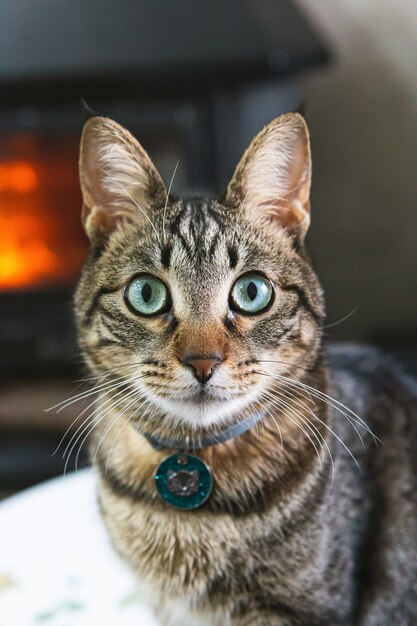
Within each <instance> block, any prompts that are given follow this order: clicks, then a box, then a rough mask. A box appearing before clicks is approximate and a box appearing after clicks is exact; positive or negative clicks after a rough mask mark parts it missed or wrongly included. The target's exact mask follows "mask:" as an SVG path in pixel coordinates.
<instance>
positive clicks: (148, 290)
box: [142, 283, 152, 304]
mask: <svg viewBox="0 0 417 626" xmlns="http://www.w3.org/2000/svg"><path fill="white" fill-rule="evenodd" d="M151 295H152V287H151V286H150V284H149V283H145V284H144V285H143V287H142V298H143V301H144V302H145V303H146V304H147V303H148V302H149V300H150V299H151Z"/></svg>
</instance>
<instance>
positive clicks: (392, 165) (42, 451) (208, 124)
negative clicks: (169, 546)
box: [0, 0, 417, 496]
mask: <svg viewBox="0 0 417 626" xmlns="http://www.w3.org/2000/svg"><path fill="white" fill-rule="evenodd" d="M0 13H1V18H0V496H1V495H3V496H4V495H6V494H8V493H11V492H14V491H16V490H18V489H21V488H23V487H26V486H28V485H30V484H33V483H35V482H38V481H40V480H43V479H45V478H47V477H50V476H53V475H57V474H60V473H62V472H63V469H64V463H65V461H66V460H67V461H68V470H71V469H73V468H74V464H75V457H76V453H77V451H78V449H79V444H80V443H81V442H82V440H83V436H84V434H86V433H83V436H82V437H80V439H79V440H78V441H76V442H75V445H74V448H73V449H72V454H71V455H70V456H69V458H68V453H69V452H70V448H68V449H67V450H66V452H67V459H66V460H65V459H63V458H62V454H63V452H64V451H65V447H66V445H67V444H68V442H69V441H70V435H71V433H72V432H74V430H73V431H71V430H70V431H69V435H67V436H66V438H65V439H64V444H63V445H61V447H60V449H59V451H58V453H57V454H55V455H53V452H54V450H55V448H56V447H57V446H58V444H59V442H60V441H61V438H62V437H63V435H64V433H65V432H66V430H67V428H70V425H71V423H72V421H73V420H74V419H75V418H76V417H77V415H78V414H79V413H80V412H81V411H82V410H83V409H84V408H85V407H86V406H87V405H88V404H89V402H91V400H92V398H91V397H88V398H86V400H85V402H84V404H82V403H75V404H73V405H70V406H69V407H68V408H67V409H66V410H64V411H61V412H60V413H58V414H56V413H55V411H50V412H46V411H45V409H46V408H48V407H51V406H53V405H54V404H56V403H58V402H59V401H61V400H63V399H64V398H66V397H68V396H71V395H72V394H73V393H76V391H75V390H76V388H77V385H78V384H79V383H78V382H75V381H77V380H78V379H80V378H81V377H82V376H83V375H84V374H83V372H82V368H81V363H80V358H79V355H78V351H77V347H76V343H75V339H74V329H73V322H72V293H73V290H74V285H75V283H76V280H77V276H78V274H79V270H80V266H81V264H82V260H83V257H84V255H85V251H86V245H87V242H86V238H85V236H84V234H83V232H82V229H81V225H80V218H79V214H80V206H81V197H80V192H79V188H78V172H77V159H78V142H79V136H80V131H81V128H82V124H83V112H82V107H81V106H80V98H81V97H82V98H84V99H85V100H86V102H87V103H88V105H89V106H90V107H92V108H93V109H94V110H95V111H96V112H98V113H99V114H101V115H108V116H111V117H113V118H114V119H116V120H117V121H119V122H120V123H122V124H124V125H125V126H126V127H127V128H129V129H130V130H131V131H132V132H133V133H134V134H136V136H137V137H138V138H139V139H140V141H141V143H142V144H143V145H144V146H145V148H146V149H147V150H148V151H149V152H150V154H151V156H152V158H153V160H154V161H155V163H156V164H157V166H158V167H159V169H160V171H161V173H162V174H163V176H164V178H165V180H166V181H167V182H169V180H170V179H171V175H172V173H173V170H174V168H175V165H176V163H177V161H178V159H179V167H178V171H177V174H176V177H175V181H174V190H177V191H179V190H181V189H189V190H191V189H197V190H200V191H201V190H203V191H207V192H210V193H216V192H219V191H222V190H223V189H224V187H225V185H226V184H227V181H228V179H229V177H230V176H231V174H232V172H233V169H234V167H235V165H236V163H237V161H238V160H239V158H240V155H241V153H242V152H243V150H244V149H245V147H246V146H247V144H248V143H249V141H250V140H251V138H252V137H253V136H254V135H255V134H256V133H257V132H258V131H259V130H260V129H261V127H262V126H263V125H264V124H265V123H266V122H268V121H270V120H271V119H272V118H273V117H276V116H277V115H279V114H280V113H283V112H286V111H291V110H297V109H298V110H300V109H302V110H303V111H304V113H305V115H306V118H307V121H308V123H309V125H310V129H311V135H312V146H313V162H314V180H313V198H312V201H313V204H312V206H313V219H312V227H311V232H310V235H309V241H310V248H311V252H312V256H313V259H314V260H315V263H316V266H317V269H318V272H319V275H320V277H321V280H322V283H323V285H324V288H325V292H326V298H327V304H328V328H327V329H326V332H327V334H328V337H329V338H331V339H333V340H352V341H365V342H372V343H377V344H379V345H381V346H382V347H383V348H384V349H386V350H388V351H390V352H393V353H394V354H395V355H396V358H397V359H398V360H399V361H401V362H402V363H403V364H404V366H405V367H406V368H407V369H409V371H415V370H416V360H417V359H416V354H417V320H416V308H417V289H416V287H417V284H416V282H417V245H416V243H417V202H416V183H417V177H416V172H417V124H416V120H417V75H416V59H417V28H416V27H417V4H416V2H415V0H294V1H290V0H197V1H195V0H194V1H193V2H191V0H170V1H167V0H119V2H112V1H111V0H89V1H88V2H84V1H83V0H72V2H66V1H65V0H0ZM344 318H346V319H344ZM83 389H86V390H87V389H88V386H86V385H85V384H84V385H83V386H81V387H79V388H78V390H77V391H80V390H83ZM84 417H85V415H84ZM85 463H87V457H86V454H85V446H84V448H83V449H82V450H81V453H80V456H79V459H78V464H79V465H80V466H82V465H83V464H85Z"/></svg>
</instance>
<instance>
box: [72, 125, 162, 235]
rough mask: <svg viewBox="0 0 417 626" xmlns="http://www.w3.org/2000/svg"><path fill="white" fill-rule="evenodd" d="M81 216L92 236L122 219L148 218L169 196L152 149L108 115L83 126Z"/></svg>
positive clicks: (138, 220)
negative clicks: (152, 154)
mask: <svg viewBox="0 0 417 626" xmlns="http://www.w3.org/2000/svg"><path fill="white" fill-rule="evenodd" d="M79 167H80V183H81V191H82V196H83V209H82V220H83V224H84V228H85V231H86V233H87V235H88V237H89V238H90V239H91V240H95V239H97V238H99V239H103V238H105V237H108V236H109V235H110V234H111V233H112V232H113V231H114V230H115V229H116V228H117V227H118V226H119V225H120V224H122V223H123V222H126V221H127V222H133V223H135V224H137V223H141V222H143V223H144V222H145V221H147V220H148V219H149V218H148V217H147V213H148V211H149V209H150V208H151V207H152V205H155V204H158V203H159V204H161V203H162V204H163V203H164V201H165V195H166V189H165V185H164V183H163V181H162V179H161V177H160V175H159V173H158V171H157V170H156V168H155V166H154V164H153V163H152V161H151V159H150V158H149V156H148V154H147V153H146V152H145V150H144V149H143V148H142V146H141V145H140V144H139V142H138V141H137V140H136V139H135V138H134V137H133V135H131V134H130V133H129V132H128V131H127V130H126V129H125V128H123V127H122V126H120V125H119V124H117V123H116V122H114V121H113V120H110V119H108V118H104V117H92V118H90V119H89V120H88V121H87V122H86V123H85V125H84V129H83V132H82V136H81V146H80V162H79Z"/></svg>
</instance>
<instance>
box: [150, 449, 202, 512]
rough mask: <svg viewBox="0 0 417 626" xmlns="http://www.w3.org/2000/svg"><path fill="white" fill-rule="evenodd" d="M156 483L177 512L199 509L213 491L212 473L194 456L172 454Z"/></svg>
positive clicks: (159, 471) (158, 475)
mask: <svg viewBox="0 0 417 626" xmlns="http://www.w3.org/2000/svg"><path fill="white" fill-rule="evenodd" d="M155 483H156V488H157V490H158V493H159V495H160V496H161V498H162V499H163V500H164V501H165V502H166V503H167V504H169V505H170V506H172V507H174V508H175V509H183V510H191V509H197V508H198V507H199V506H201V505H202V504H204V502H205V501H206V500H207V498H208V497H209V495H210V493H211V490H212V488H213V478H212V476H211V470H210V468H209V467H208V465H206V464H205V463H204V462H203V461H202V460H201V459H199V458H198V457H197V456H194V455H193V454H187V453H178V454H172V455H171V456H169V457H167V458H166V459H164V460H163V461H162V463H161V464H160V465H159V467H158V469H157V470H156V472H155Z"/></svg>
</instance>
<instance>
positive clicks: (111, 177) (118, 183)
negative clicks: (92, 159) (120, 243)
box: [100, 167, 161, 245]
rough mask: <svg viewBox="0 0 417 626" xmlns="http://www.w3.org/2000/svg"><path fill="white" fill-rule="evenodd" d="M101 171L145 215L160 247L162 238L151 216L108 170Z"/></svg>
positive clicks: (102, 169)
mask: <svg viewBox="0 0 417 626" xmlns="http://www.w3.org/2000/svg"><path fill="white" fill-rule="evenodd" d="M100 169H101V171H102V172H104V174H105V175H106V176H108V177H109V178H110V179H111V180H112V181H113V182H114V183H116V185H119V187H120V189H121V190H122V191H123V192H124V193H125V194H126V195H127V197H128V198H130V199H131V200H132V202H133V204H134V205H135V206H136V207H137V208H138V209H139V211H141V212H142V214H143V215H144V217H145V218H146V219H147V220H148V222H149V224H150V225H151V226H152V228H153V231H154V233H155V235H156V237H157V239H158V241H159V245H161V238H160V237H159V234H158V231H157V230H156V228H155V225H154V223H153V222H152V220H151V219H150V217H149V215H148V214H147V213H146V211H144V210H143V209H142V207H141V206H140V205H139V204H138V202H137V201H136V200H135V198H134V197H133V196H132V195H131V194H130V193H129V192H128V190H127V189H125V188H124V187H123V185H122V184H121V183H120V182H119V181H118V180H117V179H116V178H115V177H114V176H112V175H111V174H109V173H108V172H106V170H105V169H104V168H103V167H100Z"/></svg>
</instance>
